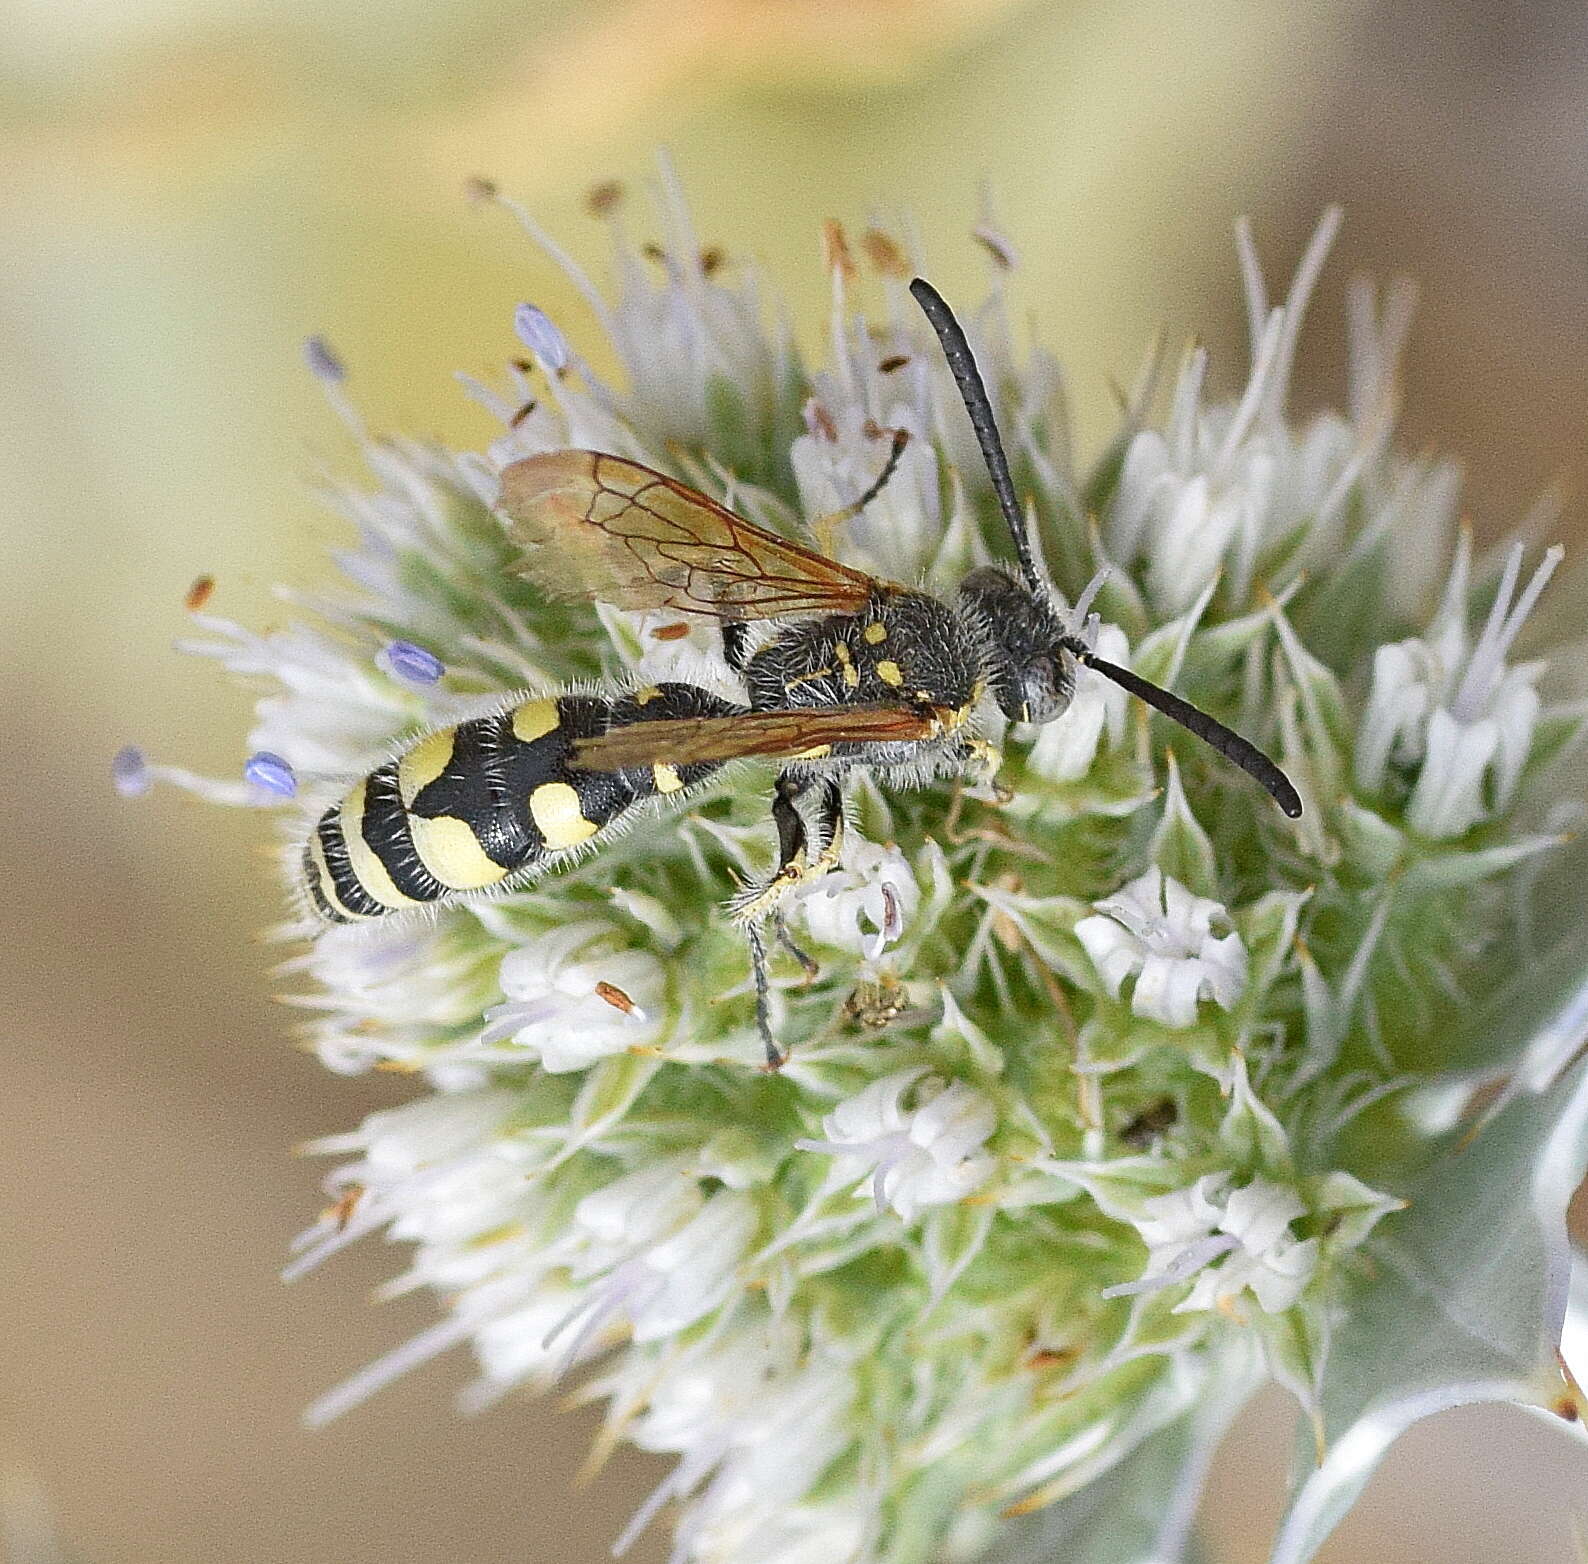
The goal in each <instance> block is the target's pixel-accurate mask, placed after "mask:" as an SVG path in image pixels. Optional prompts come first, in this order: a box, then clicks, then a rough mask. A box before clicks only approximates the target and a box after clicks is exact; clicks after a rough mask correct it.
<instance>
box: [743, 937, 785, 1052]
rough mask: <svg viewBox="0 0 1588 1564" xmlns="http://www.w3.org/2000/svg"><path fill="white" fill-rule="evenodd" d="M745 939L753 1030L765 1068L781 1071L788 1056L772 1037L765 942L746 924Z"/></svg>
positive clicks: (769, 987)
mask: <svg viewBox="0 0 1588 1564" xmlns="http://www.w3.org/2000/svg"><path fill="white" fill-rule="evenodd" d="M744 933H745V938H746V939H748V940H749V942H750V970H751V972H753V973H754V974H755V1028H756V1030H757V1031H758V1032H759V1033H760V1034H761V1043H762V1046H763V1047H765V1049H766V1067H767V1069H768V1070H769V1071H775V1070H781V1069H782V1068H783V1066H784V1065H785V1064H787V1063H788V1055H787V1054H786V1053H784V1052H783V1051H782V1050H781V1049H779V1047H778V1045H777V1038H776V1037H774V1036H773V1035H772V1004H771V998H770V995H771V984H770V983H769V982H768V980H767V975H766V941H765V940H764V939H762V938H761V931H760V929H758V928H757V927H756V926H755V924H753V923H747V924H746V925H745V928H744Z"/></svg>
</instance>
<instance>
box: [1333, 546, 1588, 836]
mask: <svg viewBox="0 0 1588 1564" xmlns="http://www.w3.org/2000/svg"><path fill="white" fill-rule="evenodd" d="M1471 552H1472V543H1471V539H1470V537H1466V536H1463V538H1462V539H1461V542H1460V544H1459V545H1458V548H1457V552H1456V559H1455V563H1454V565H1453V566H1452V569H1451V572H1450V580H1449V583H1448V585H1447V586H1446V589H1445V596H1444V601H1443V603H1442V604H1441V606H1440V609H1439V612H1438V614H1437V615H1436V616H1435V618H1434V622H1433V624H1432V626H1431V627H1430V629H1429V632H1428V635H1427V636H1426V637H1425V638H1423V639H1419V640H1410V641H1401V642H1397V643H1393V644H1390V645H1386V646H1381V647H1380V648H1379V649H1378V651H1377V653H1376V654H1375V655H1374V659H1373V687H1372V691H1371V693H1370V695H1369V697H1368V703H1367V709H1366V711H1365V712H1364V713H1363V716H1362V723H1361V729H1360V732H1359V735H1358V738H1357V747H1356V782H1357V786H1358V787H1360V788H1361V789H1362V790H1363V791H1364V792H1366V793H1370V794H1371V793H1377V792H1379V791H1381V790H1382V788H1383V787H1384V784H1385V781H1386V779H1387V777H1388V775H1389V772H1390V768H1391V766H1392V765H1396V766H1400V767H1403V768H1416V772H1417V775H1416V782H1415V784H1414V786H1413V789H1412V794H1411V798H1410V801H1409V802H1408V804H1407V807H1406V820H1407V824H1408V825H1410V826H1411V827H1412V829H1413V830H1415V831H1416V832H1418V834H1419V835H1421V836H1424V837H1428V838H1430V839H1432V840H1435V841H1439V840H1446V839H1449V838H1453V837H1457V836H1463V835H1465V834H1466V832H1468V831H1469V830H1471V828H1472V827H1473V826H1474V825H1476V824H1477V823H1478V822H1479V821H1480V820H1483V819H1485V818H1487V817H1489V816H1490V815H1491V814H1493V813H1494V812H1496V811H1502V810H1504V809H1506V808H1508V807H1509V805H1510V803H1511V800H1512V798H1513V797H1514V796H1515V793H1516V787H1517V784H1518V782H1519V781H1520V780H1521V776H1522V768H1523V766H1524V765H1525V764H1526V762H1527V757H1528V754H1529V752H1530V751H1531V749H1532V745H1533V730H1534V727H1535V725H1536V723H1537V721H1538V714H1539V710H1540V701H1539V696H1538V692H1537V691H1536V690H1535V689H1534V687H1533V686H1534V684H1535V683H1536V682H1537V679H1538V676H1539V674H1540V672H1541V671H1542V664H1539V663H1522V664H1518V665H1517V666H1515V667H1509V666H1507V663H1506V658H1507V656H1508V655H1509V653H1510V650H1511V647H1512V646H1513V645H1514V644H1515V641H1516V638H1517V636H1518V635H1520V634H1521V632H1522V627H1523V625H1524V624H1525V623H1526V622H1527V618H1528V616H1529V614H1531V613H1532V611H1533V608H1534V606H1535V605H1536V604H1537V602H1538V599H1539V597H1540V596H1541V594H1542V593H1543V590H1544V587H1545V586H1546V585H1547V584H1548V582H1549V578H1550V576H1551V575H1553V574H1554V571H1555V567H1556V566H1557V565H1558V564H1559V563H1560V560H1561V558H1562V550H1561V549H1559V548H1558V547H1557V548H1551V549H1549V550H1547V551H1546V552H1545V554H1544V557H1543V559H1542V560H1541V561H1540V562H1539V564H1538V567H1537V568H1536V569H1535V570H1534V572H1533V575H1532V577H1531V579H1530V580H1529V581H1528V583H1527V586H1526V587H1525V588H1523V590H1522V592H1521V594H1520V596H1518V595H1517V591H1516V589H1517V585H1518V583H1519V581H1520V579H1521V569H1522V557H1523V550H1522V545H1521V544H1520V543H1518V544H1516V545H1515V546H1514V547H1513V548H1512V549H1511V551H1510V552H1509V554H1508V555H1507V556H1506V562H1505V569H1504V572H1503V574H1502V576H1501V579H1500V583H1499V587H1498V589H1497V591H1496V592H1495V597H1494V603H1493V605H1492V607H1491V609H1490V611H1489V615H1488V618H1487V620H1486V621H1485V623H1484V626H1483V629H1482V631H1481V633H1480V634H1479V635H1478V637H1477V639H1476V640H1475V641H1474V640H1473V639H1472V638H1471V637H1470V635H1469V633H1468V628H1467V591H1468V585H1469V578H1470V575H1471Z"/></svg>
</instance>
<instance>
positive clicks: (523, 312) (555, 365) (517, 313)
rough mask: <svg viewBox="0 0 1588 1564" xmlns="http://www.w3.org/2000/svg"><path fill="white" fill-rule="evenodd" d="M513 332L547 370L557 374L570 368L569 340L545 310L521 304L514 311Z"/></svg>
mask: <svg viewBox="0 0 1588 1564" xmlns="http://www.w3.org/2000/svg"><path fill="white" fill-rule="evenodd" d="M513 330H514V331H516V332H517V333H518V340H519V341H520V342H522V343H523V344H524V346H525V347H526V348H528V349H529V351H530V352H531V353H533V354H534V355H535V357H536V358H538V359H539V360H540V361H541V363H542V364H544V365H545V366H546V368H547V369H549V370H551V371H552V372H553V373H555V372H557V371H558V370H563V369H566V368H567V367H568V360H569V359H570V358H572V356H573V355H572V354H571V353H570V352H569V350H568V339H567V338H566V337H565V336H563V334H562V332H561V331H559V330H558V329H557V325H556V322H555V321H553V320H552V318H551V316H550V315H548V314H547V313H546V312H545V310H542V309H536V307H535V306H534V305H533V304H520V305H519V306H518V308H517V309H515V310H514V311H513Z"/></svg>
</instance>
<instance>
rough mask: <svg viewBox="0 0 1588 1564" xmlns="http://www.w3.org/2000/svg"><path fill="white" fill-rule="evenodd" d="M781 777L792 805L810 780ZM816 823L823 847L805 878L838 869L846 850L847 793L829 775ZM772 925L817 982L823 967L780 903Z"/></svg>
mask: <svg viewBox="0 0 1588 1564" xmlns="http://www.w3.org/2000/svg"><path fill="white" fill-rule="evenodd" d="M778 781H779V786H780V789H781V787H782V784H783V783H784V782H785V781H787V782H789V788H788V792H787V794H786V797H787V798H788V801H789V804H790V806H792V805H793V802H794V800H795V799H797V798H798V797H799V796H800V795H801V793H803V792H804V791H805V789H806V788H808V787H809V786H810V784H809V783H808V782H807V783H805V784H803V785H802V784H799V783H794V782H792V781H791V780H790V779H788V778H787V777H786V775H785V776H784V777H780V778H779V779H778ZM776 811H777V805H776V804H774V805H773V812H774V813H776ZM801 825H802V827H803V821H802V822H801ZM817 826H818V831H819V836H820V840H821V843H822V846H821V849H820V851H819V852H818V853H817V854H816V857H815V858H814V859H813V860H812V861H811V864H810V867H809V868H808V869H806V870H805V872H804V874H803V875H802V876H801V878H803V879H809V880H814V879H818V878H819V877H820V876H822V875H824V874H826V873H827V872H828V871H829V870H831V869H836V868H837V867H838V859H839V856H840V854H841V853H842V851H843V845H844V795H843V791H842V790H841V789H840V788H839V786H838V784H837V783H836V782H834V781H832V780H831V779H830V778H829V779H827V780H826V781H824V782H823V784H822V800H821V803H820V805H819V806H818V813H817ZM809 840H810V838H809V833H808V832H807V835H806V844H807V847H808V846H809ZM773 926H774V928H775V929H776V930H777V942H778V944H780V945H781V946H782V947H783V949H784V950H786V951H787V952H788V953H789V955H791V956H792V957H793V958H794V959H795V960H796V961H797V962H799V964H800V965H801V966H802V967H803V968H804V969H805V983H806V986H807V987H808V986H809V985H810V984H812V983H814V982H815V981H816V979H817V977H818V976H819V975H820V974H821V968H820V967H819V966H817V964H816V962H815V960H814V959H813V958H812V957H811V956H809V955H807V954H806V952H805V951H804V950H802V949H801V948H800V947H799V946H798V945H797V944H796V943H795V942H794V936H793V935H792V934H790V933H789V929H788V920H787V919H786V918H785V917H784V915H783V909H782V908H781V907H779V908H778V909H777V911H776V912H775V913H774V914H773Z"/></svg>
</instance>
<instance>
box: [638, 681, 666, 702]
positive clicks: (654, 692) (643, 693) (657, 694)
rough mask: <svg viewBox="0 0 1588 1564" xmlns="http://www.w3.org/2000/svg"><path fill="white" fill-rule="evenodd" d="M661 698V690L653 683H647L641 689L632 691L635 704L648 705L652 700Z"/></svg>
mask: <svg viewBox="0 0 1588 1564" xmlns="http://www.w3.org/2000/svg"><path fill="white" fill-rule="evenodd" d="M661 698H662V692H661V691H660V690H659V689H657V687H656V686H655V685H654V684H647V685H646V686H645V688H644V689H643V690H636V691H635V692H634V704H635V705H636V706H649V705H650V704H651V702H652V701H655V700H660V699H661Z"/></svg>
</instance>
